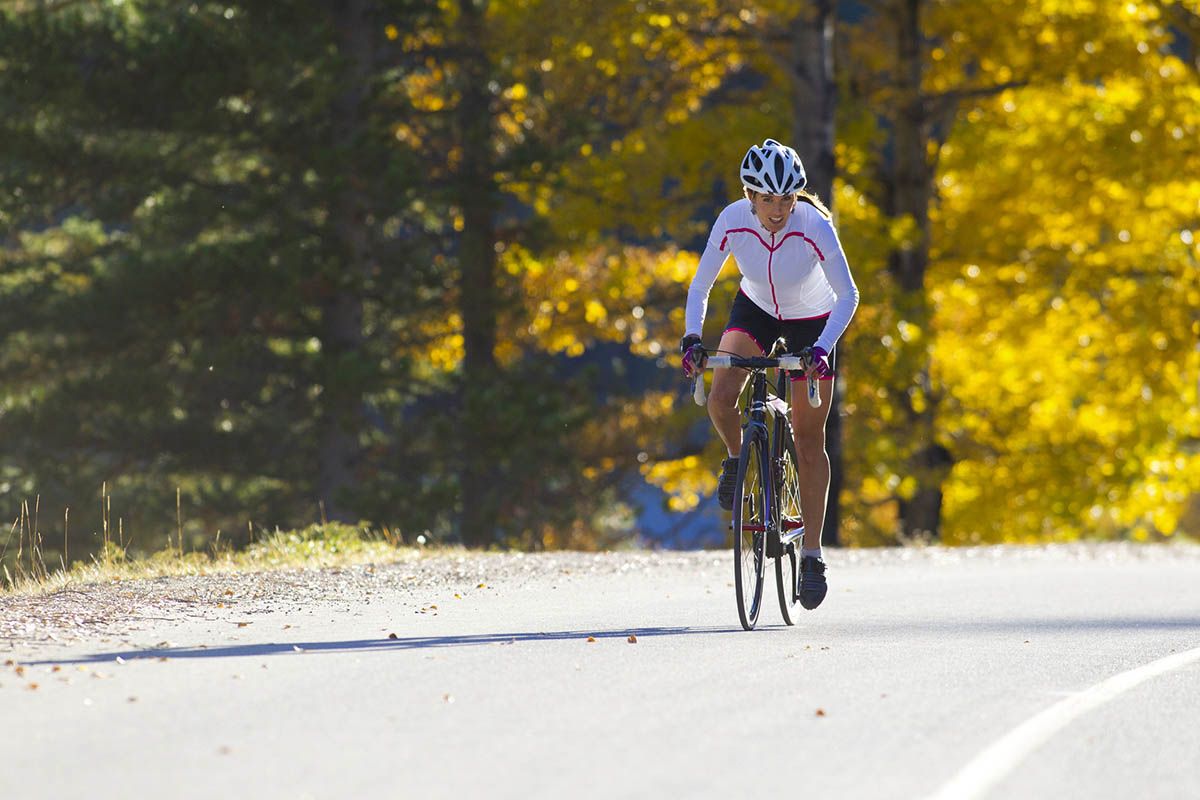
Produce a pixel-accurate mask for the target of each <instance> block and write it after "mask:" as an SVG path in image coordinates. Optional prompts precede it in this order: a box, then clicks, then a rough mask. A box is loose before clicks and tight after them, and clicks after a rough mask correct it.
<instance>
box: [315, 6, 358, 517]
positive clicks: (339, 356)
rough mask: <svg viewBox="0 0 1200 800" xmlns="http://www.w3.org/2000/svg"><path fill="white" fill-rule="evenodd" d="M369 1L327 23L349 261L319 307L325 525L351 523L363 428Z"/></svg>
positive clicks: (336, 227)
mask: <svg viewBox="0 0 1200 800" xmlns="http://www.w3.org/2000/svg"><path fill="white" fill-rule="evenodd" d="M366 6H367V0H333V2H331V3H330V17H331V21H332V23H333V26H334V28H335V30H336V32H337V46H338V55H339V58H340V59H341V80H340V86H341V91H340V92H339V93H338V94H337V95H336V96H335V97H334V99H333V102H332V104H331V108H330V111H331V113H332V114H333V124H332V137H333V141H332V146H333V149H334V152H335V153H336V154H337V159H336V163H338V164H339V165H340V166H341V170H342V174H341V175H339V176H334V179H335V180H337V181H338V182H339V184H340V186H339V188H338V190H337V192H336V194H335V197H334V200H333V203H332V206H331V209H330V210H331V214H330V226H331V228H332V230H333V233H334V236H335V239H336V241H337V243H338V246H339V247H338V250H339V252H340V253H341V255H342V257H343V258H344V259H345V264H344V269H342V270H340V271H339V273H338V274H337V275H335V276H333V288H332V289H331V291H330V293H329V295H328V296H327V297H326V298H325V301H324V302H323V304H322V309H321V311H322V318H321V327H322V365H323V368H322V373H323V374H322V392H321V401H322V404H323V411H322V414H321V419H320V423H319V425H320V428H319V430H320V433H319V445H318V446H319V451H318V456H317V459H318V467H317V487H316V488H317V496H318V498H319V499H320V502H321V508H322V514H323V517H324V518H326V519H332V520H341V521H346V522H350V521H354V514H353V512H352V510H351V509H349V508H348V507H347V506H346V505H345V499H344V497H342V495H343V494H344V491H345V490H346V489H347V488H348V487H350V486H352V485H353V483H354V465H355V461H356V460H357V458H358V455H359V443H358V434H359V431H360V430H361V428H362V426H363V398H362V370H361V368H360V365H361V363H362V361H363V358H364V354H363V348H364V346H365V343H366V340H365V337H364V335H363V298H362V293H363V291H364V284H365V281H366V278H367V275H368V274H369V271H370V252H369V240H368V232H367V226H366V216H367V213H366V206H367V201H366V198H365V195H364V192H363V176H362V172H361V170H360V169H359V168H358V167H357V165H358V159H357V157H356V151H357V148H358V145H359V143H360V142H361V140H362V139H363V136H364V128H365V126H366V120H365V115H364V110H363V98H364V96H365V93H366V91H367V85H368V81H369V79H370V64H371V49H370V48H371V34H370V28H369V23H368V20H367V17H366Z"/></svg>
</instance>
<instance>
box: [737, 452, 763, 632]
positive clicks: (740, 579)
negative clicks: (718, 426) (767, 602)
mask: <svg viewBox="0 0 1200 800" xmlns="http://www.w3.org/2000/svg"><path fill="white" fill-rule="evenodd" d="M766 466H767V454H766V452H765V451H764V450H763V443H762V441H761V439H759V437H757V436H754V435H751V434H749V432H747V436H746V438H745V441H744V442H743V443H742V453H741V456H740V457H739V459H738V477H737V488H736V489H735V491H734V495H733V560H734V567H733V568H734V586H735V587H736V590H737V601H738V617H739V618H740V619H741V621H742V627H743V628H745V629H746V630H753V628H754V626H755V624H756V623H757V622H758V612H759V611H760V610H761V609H762V596H763V575H764V573H765V570H766V560H767V559H766V543H767V520H768V516H769V514H770V506H769V505H768V502H769V500H770V497H769V492H770V490H769V488H768V483H767V480H768V478H767V476H768V475H769V473H768V472H767V469H766Z"/></svg>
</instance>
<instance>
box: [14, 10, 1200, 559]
mask: <svg viewBox="0 0 1200 800" xmlns="http://www.w3.org/2000/svg"><path fill="white" fill-rule="evenodd" d="M1000 23H1003V24H1000ZM1198 41H1200V3H1198V2H1196V0H1179V1H1178V2H1172V1H1171V0H1157V1H1156V2H1130V3H1101V4H1094V3H1083V2H1080V3H1064V2H1061V1H1058V0H1056V2H1050V0H1037V1H1030V0H1005V1H1004V2H999V3H990V4H979V3H960V2H951V1H950V0H942V1H941V2H934V0H873V1H871V2H868V1H867V0H862V1H861V2H851V1H850V0H842V2H840V3H834V2H832V0H831V1H830V2H824V1H822V2H815V3H810V4H803V3H801V4H797V3H790V2H783V1H782V0H780V1H779V2H775V1H774V0H771V1H770V2H768V1H767V0H763V2H755V3H749V2H733V1H732V0H644V1H643V2H637V3H633V2H630V3H611V2H601V0H572V1H571V2H552V1H551V0H525V1H523V2H521V1H518V0H508V1H506V2H501V1H500V0H491V2H483V1H481V0H342V1H341V2H332V1H331V2H323V3H322V2H313V0H270V1H269V2H268V0H239V1H236V2H235V1H234V0H230V2H219V3H212V2H193V3H188V2H183V3H178V2H167V1H166V0H124V2H112V1H111V0H79V1H78V2H62V1H60V2H52V1H51V0H10V2H7V3H5V4H3V5H2V6H0V54H2V55H0V111H2V112H3V113H2V114H0V134H2V136H3V141H4V148H3V151H2V152H0V236H3V240H2V247H0V375H2V376H3V382H2V385H3V395H2V396H0V504H2V506H3V507H6V508H9V509H10V516H12V517H13V518H14V519H15V518H16V517H17V516H18V511H19V508H20V505H21V503H22V501H27V500H31V499H33V498H35V497H36V498H39V499H38V501H37V502H38V504H39V506H40V508H41V509H42V510H43V514H44V515H45V516H46V517H50V516H53V515H57V514H58V513H60V510H61V509H63V508H67V507H70V508H71V509H72V512H71V517H72V523H71V528H72V531H71V535H72V538H73V539H75V540H76V545H73V548H72V549H73V552H74V554H77V555H83V554H84V553H85V552H86V550H87V548H88V547H89V546H91V545H92V544H94V540H93V538H92V537H93V533H94V532H95V531H97V530H98V529H99V527H100V493H101V486H107V489H108V492H109V493H110V494H111V496H112V498H113V500H112V501H113V503H114V505H115V507H116V510H115V511H114V512H113V514H114V516H116V515H118V514H120V515H121V516H122V517H123V519H122V522H123V525H124V528H125V530H126V531H127V532H128V536H127V538H129V539H132V541H133V543H134V545H135V546H140V547H144V548H148V549H152V548H155V547H157V546H159V545H160V544H161V542H162V541H164V539H165V535H166V532H167V531H168V530H174V525H175V513H176V509H175V507H174V504H175V502H176V490H177V489H179V490H180V496H181V497H183V498H184V502H185V504H186V508H185V511H184V517H185V518H186V520H187V524H188V525H189V533H190V535H191V536H192V538H193V541H194V542H195V543H202V542H203V541H204V540H205V539H206V537H211V536H213V535H215V533H216V531H217V530H218V529H221V530H224V531H225V533H224V535H225V537H226V538H227V539H228V538H230V537H231V535H232V537H233V538H236V537H239V536H240V537H243V538H244V537H246V536H248V535H249V528H250V527H254V526H259V527H275V526H284V527H289V526H301V525H304V524H306V523H308V522H311V521H313V520H315V519H320V518H322V517H324V518H328V519H340V520H347V521H358V520H365V521H369V522H370V523H372V524H374V525H377V526H386V527H388V528H390V529H392V530H395V531H398V532H399V533H400V535H401V536H404V537H407V538H410V539H411V538H412V537H415V535H416V534H417V533H425V534H426V535H427V536H430V537H433V538H437V539H441V540H446V541H463V542H465V543H467V544H470V545H473V546H488V545H490V544H499V545H502V546H515V547H532V548H541V547H610V546H615V545H618V544H620V543H623V542H631V541H636V540H637V539H638V538H639V536H640V537H642V538H643V539H647V538H648V537H649V534H647V530H648V528H647V527H646V526H644V525H643V521H644V520H645V518H646V516H647V515H648V514H654V515H656V516H657V517H658V518H660V519H662V518H666V519H669V520H677V521H678V526H680V527H687V526H691V527H692V528H693V529H699V530H702V531H708V530H711V538H703V537H701V538H699V539H696V538H694V537H693V538H688V537H686V536H676V535H672V534H661V533H660V534H659V535H660V536H661V537H662V538H660V539H659V540H658V541H659V542H660V543H663V544H666V545H668V546H680V545H684V544H690V543H705V542H707V543H710V544H712V543H719V542H720V541H721V540H722V533H721V531H720V529H719V524H711V525H710V524H708V523H706V522H704V519H705V517H704V514H706V513H709V512H708V511H706V509H711V493H712V491H713V490H714V489H715V475H714V471H713V470H714V465H716V464H717V462H718V459H719V452H718V449H719V445H717V444H716V441H715V437H713V436H711V435H710V433H709V432H708V427H707V422H706V419H705V418H704V415H703V411H702V410H700V409H697V408H696V407H695V406H693V405H692V404H691V403H690V400H688V398H687V396H686V387H684V386H683V385H681V382H680V380H679V378H678V375H677V366H676V358H675V344H676V342H677V340H678V337H679V334H680V331H681V329H682V302H683V296H684V292H685V290H686V287H687V283H688V282H689V281H690V278H691V274H692V271H693V269H694V266H695V262H696V258H697V256H698V253H699V251H700V249H701V248H702V247H703V243H704V241H705V239H706V237H707V234H708V230H709V227H710V226H711V224H712V221H713V219H715V216H716V213H717V212H718V211H719V210H720V208H721V207H723V206H724V205H725V204H726V203H728V202H730V201H731V200H733V199H735V198H736V197H737V196H738V194H739V191H740V187H739V182H738V179H737V173H736V166H737V163H738V160H739V159H740V157H741V155H742V153H743V152H744V151H745V148H746V147H747V146H748V145H749V144H750V143H752V142H759V141H761V140H762V139H764V138H766V137H768V136H771V137H775V138H783V139H790V140H791V141H792V142H794V143H795V144H796V145H797V146H798V148H799V149H800V151H801V155H802V157H804V158H805V160H806V164H808V165H809V171H810V175H811V176H812V185H813V186H814V187H815V188H816V189H817V190H818V192H819V193H820V194H821V195H822V196H823V197H824V198H825V199H827V200H828V201H829V203H830V205H831V206H832V207H833V208H834V209H835V212H836V214H837V221H838V225H839V231H840V235H841V238H842V240H843V242H844V244H845V245H846V248H847V251H848V255H849V257H850V262H851V266H852V269H853V270H854V273H855V277H856V279H857V280H858V282H859V285H860V288H861V289H862V293H863V304H862V306H861V307H860V310H859V312H858V316H857V317H856V318H855V321H854V323H853V324H852V326H851V329H850V331H849V333H848V334H847V336H846V338H845V339H844V340H843V344H842V348H843V351H844V352H843V353H842V355H841V363H842V365H843V370H842V372H843V375H844V380H842V381H840V384H841V385H840V387H839V388H840V391H839V409H838V411H839V413H838V416H837V418H836V422H837V423H840V424H839V425H837V426H836V427H835V434H836V435H835V436H834V437H833V439H834V441H835V442H840V443H841V447H840V453H841V455H840V458H841V464H842V468H841V471H840V474H841V476H842V483H841V491H840V493H839V495H838V497H837V499H840V501H841V514H840V516H839V515H831V523H830V527H829V529H827V531H826V537H827V540H830V539H833V538H839V539H840V540H841V541H842V542H843V543H847V544H853V545H872V544H883V543H894V542H897V541H908V540H913V539H931V540H942V541H946V542H950V543H971V542H1004V541H1041V540H1052V539H1073V538H1079V537H1087V536H1102V537H1132V538H1138V539H1145V538H1151V537H1166V536H1173V535H1176V534H1179V533H1185V534H1186V533H1189V532H1191V533H1195V532H1197V530H1198V528H1200V501H1198V499H1197V498H1198V497H1200V454H1198V446H1197V445H1198V441H1200V404H1198V402H1197V389H1198V382H1200V351H1198V350H1197V342H1198V340H1200V268H1198V267H1200V265H1198V263H1197V262H1198V260H1200V241H1198V237H1200V233H1198V231H1200V179H1197V178H1196V177H1195V176H1197V175H1200V146H1198V145H1197V142H1198V141H1200V136H1198V130H1197V128H1198V125H1200V119H1198V117H1200V102H1198V101H1200V54H1198V50H1200V48H1198V46H1197V43H1198ZM733 274H734V269H733V266H732V264H729V265H726V271H725V273H724V277H723V278H722V279H721V280H720V281H719V282H718V285H717V287H716V288H715V289H714V293H713V298H712V301H711V303H710V314H709V320H708V325H707V327H706V334H707V336H708V338H711V339H712V340H715V339H716V337H717V335H718V334H719V331H720V328H721V327H722V326H723V323H724V317H725V314H726V309H727V308H728V303H729V301H730V299H731V297H732V294H733V292H734V291H735V288H736V281H735V280H734V279H733ZM711 520H713V521H715V520H716V517H715V516H712V517H711ZM839 520H840V522H839ZM658 530H660V531H661V530H662V528H661V526H660V528H658Z"/></svg>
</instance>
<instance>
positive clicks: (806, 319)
mask: <svg viewBox="0 0 1200 800" xmlns="http://www.w3.org/2000/svg"><path fill="white" fill-rule="evenodd" d="M750 302H752V303H753V302H754V301H753V300H751V301H750ZM830 313H831V312H829V311H826V312H825V313H824V314H817V315H816V316H815V317H794V318H793V319H781V320H779V321H780V322H809V321H811V320H814V319H829V315H830Z"/></svg>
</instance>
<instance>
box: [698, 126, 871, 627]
mask: <svg viewBox="0 0 1200 800" xmlns="http://www.w3.org/2000/svg"><path fill="white" fill-rule="evenodd" d="M741 178H742V185H743V187H744V188H745V197H744V198H742V199H741V200H737V201H735V202H733V203H731V204H730V205H728V206H726V207H725V210H724V211H722V212H721V214H720V216H718V217H717V222H716V224H715V225H713V229H712V233H711V234H710V235H709V238H708V246H707V247H706V248H705V250H704V254H703V255H702V256H701V257H700V263H699V265H698V266H697V268H696V275H695V277H694V278H692V284H691V287H690V288H689V289H688V297H687V315H686V333H685V335H684V337H683V339H681V340H680V343H679V348H680V351H681V352H682V353H683V371H684V374H685V375H687V376H689V377H691V376H692V375H694V374H695V372H696V371H697V370H698V369H702V368H703V366H704V362H705V359H706V357H707V355H706V352H705V349H704V346H703V344H701V339H700V333H701V331H702V330H703V327H704V315H705V312H706V310H707V307H708V294H709V292H710V291H711V290H712V286H713V283H714V282H715V281H716V279H717V274H718V273H719V272H720V271H721V267H722V265H723V264H724V263H725V259H726V258H728V257H729V256H730V255H732V256H733V257H734V259H735V260H736V261H737V265H738V269H739V271H740V272H741V274H742V280H741V286H740V289H739V291H738V293H737V297H736V298H735V299H734V301H733V308H732V310H731V311H730V313H729V323H728V324H727V325H726V326H725V332H724V334H723V335H722V336H721V344H720V349H721V350H723V351H725V352H727V353H734V354H737V355H740V356H758V355H762V354H764V353H765V352H766V351H767V350H768V349H769V348H770V347H771V346H772V344H773V343H774V342H775V340H776V339H778V338H780V337H783V338H784V340H785V342H786V344H787V352H790V353H796V352H800V351H801V350H802V349H804V348H806V347H811V348H812V354H813V356H814V359H813V365H812V367H811V368H810V370H809V374H813V375H815V376H816V377H817V378H818V388H819V391H820V395H821V401H822V402H821V405H820V407H819V408H813V407H811V406H810V405H809V404H808V403H792V415H791V416H792V431H793V434H794V436H795V443H796V456H797V458H798V460H799V462H800V463H799V464H798V465H797V467H798V472H799V478H800V509H801V513H802V514H803V516H804V521H805V529H804V539H803V545H802V548H801V559H800V603H801V605H803V606H804V607H805V608H807V609H813V608H816V607H817V606H819V605H820V604H821V601H822V600H824V599H825V593H826V590H827V585H826V582H825V561H824V559H823V558H822V553H821V528H822V526H823V525H824V523H825V503H826V500H827V497H828V494H829V456H828V455H827V454H826V452H825V422H826V420H827V419H828V417H829V404H830V399H831V398H832V396H833V381H834V376H835V374H836V372H835V369H836V357H835V356H836V347H835V345H836V344H837V340H838V337H840V336H841V335H842V333H843V332H844V331H845V330H846V326H847V325H849V323H850V318H851V317H853V316H854V311H855V309H856V308H858V287H856V286H855V285H854V279H853V278H852V277H851V276H850V267H849V265H848V264H847V263H846V256H845V255H844V254H843V252H842V245H841V242H839V241H838V237H837V232H836V231H835V230H834V228H833V224H832V222H831V221H830V214H829V210H828V209H826V208H825V206H824V205H822V204H821V202H820V200H818V199H817V198H816V197H815V196H814V195H811V194H809V193H807V192H805V191H804V186H805V183H806V182H807V179H806V177H805V174H804V165H803V164H802V163H801V162H800V156H798V155H797V154H796V151H795V150H793V149H792V148H790V147H787V146H786V145H782V144H780V143H779V142H777V141H775V140H774V139H767V140H766V141H765V142H763V143H762V146H761V147H760V146H757V145H754V146H751V148H750V149H749V150H748V151H747V152H746V156H745V158H743V159H742V165H741ZM797 201H801V202H797ZM748 377H749V373H747V372H746V371H745V370H743V369H736V368H735V369H717V370H714V372H713V383H712V391H711V392H710V393H709V396H708V414H709V417H711V418H712V422H713V427H715V428H716V429H717V433H718V434H719V435H720V437H721V439H722V441H723V442H724V443H725V449H726V450H727V451H728V456H729V457H728V458H726V459H725V460H724V462H723V463H722V465H721V479H720V483H719V485H718V489H717V497H718V500H719V501H720V503H721V507H722V508H724V509H726V510H728V509H731V508H733V495H734V490H735V487H736V483H737V464H738V458H737V456H738V453H739V452H740V451H741V447H742V427H741V420H740V415H739V413H738V397H739V395H740V394H741V392H742V389H743V388H744V387H745V385H746V380H747V378H748ZM797 379H799V378H797Z"/></svg>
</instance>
